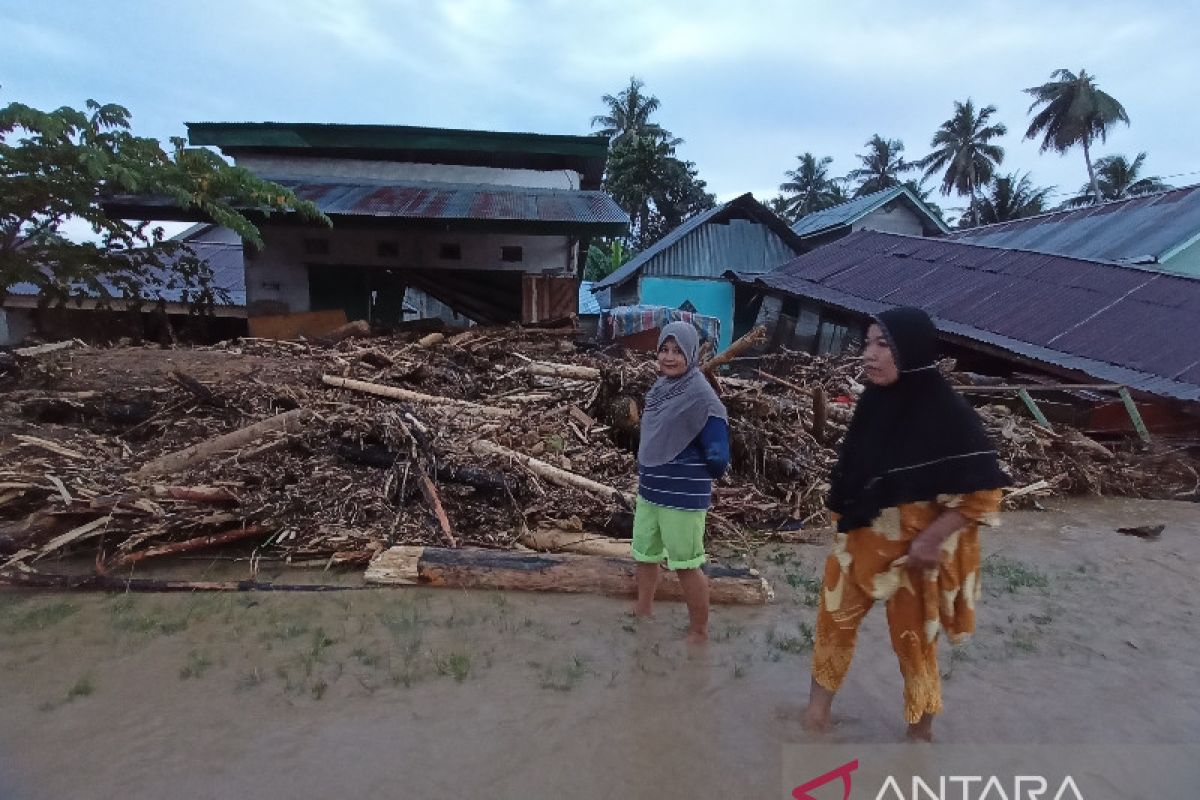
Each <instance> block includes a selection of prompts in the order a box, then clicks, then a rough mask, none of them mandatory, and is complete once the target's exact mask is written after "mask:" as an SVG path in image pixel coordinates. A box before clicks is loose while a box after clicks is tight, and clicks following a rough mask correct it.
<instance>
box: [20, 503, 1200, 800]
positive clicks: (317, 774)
mask: <svg viewBox="0 0 1200 800" xmlns="http://www.w3.org/2000/svg"><path fill="white" fill-rule="evenodd" d="M1052 506H1053V508H1052V509H1051V511H1049V512H1046V513H1036V512H1019V513H1010V514H1008V515H1006V517H1005V519H1004V526H1003V527H1002V528H1000V529H999V530H996V531H988V532H987V534H986V538H985V555H986V556H987V560H986V562H985V570H984V580H985V590H984V591H985V593H984V601H983V603H982V606H981V610H980V613H979V622H978V626H979V629H978V632H977V634H976V636H975V638H974V640H973V641H972V642H971V643H970V644H969V645H967V646H966V647H963V648H959V649H957V650H953V651H952V650H951V648H949V647H948V646H944V647H943V650H942V671H943V674H944V675H945V700H946V709H947V711H946V713H945V714H944V715H943V716H942V717H940V718H939V720H938V723H937V735H938V737H939V740H940V741H945V742H954V743H958V744H963V743H970V744H980V745H986V744H1016V743H1021V744H1030V743H1071V744H1089V743H1094V744H1115V743H1131V744H1166V743H1173V744H1200V681H1197V675H1198V674H1200V671H1198V668H1200V568H1198V566H1197V565H1198V564H1200V507H1198V506H1196V505H1194V504H1183V503H1163V502H1138V501H1109V500H1105V501H1070V502H1067V501H1063V502H1055V503H1053V504H1052ZM1149 523H1165V524H1166V526H1167V527H1166V530H1165V531H1164V533H1163V535H1162V538H1161V539H1160V540H1158V541H1144V540H1141V539H1137V538H1133V537H1129V536H1124V535H1121V534H1119V533H1117V532H1116V531H1115V530H1114V529H1115V528H1117V527H1120V526H1127V525H1142V524H1149ZM823 556H824V548H823V547H814V546H797V547H781V546H768V547H766V548H763V549H762V550H760V551H759V552H758V553H756V554H754V556H753V558H752V559H751V560H752V561H753V562H754V563H756V564H757V565H758V566H760V567H761V568H762V569H763V570H764V572H765V573H767V575H768V577H769V578H770V579H771V581H772V584H773V585H774V586H775V588H776V592H777V600H776V602H775V603H774V604H773V605H771V606H769V607H767V608H761V609H744V608H717V609H716V610H715V613H714V618H713V628H712V632H713V641H712V642H711V644H709V645H708V646H707V648H701V649H689V648H687V647H686V646H685V645H684V644H683V643H682V641H681V637H682V635H683V630H684V624H685V621H686V613H685V611H684V609H683V607H682V606H681V605H679V604H669V605H664V606H661V607H660V608H659V617H658V619H657V620H655V621H654V622H652V623H648V624H635V623H634V622H632V621H631V620H630V619H629V618H627V617H625V616H624V612H625V611H626V608H627V604H626V603H624V602H621V601H617V600H609V599H604V598H594V597H574V596H566V595H528V594H524V595H523V594H503V593H483V592H479V593H468V592H459V591H452V590H427V589H379V590H369V591H353V592H343V593H337V594H321V595H311V594H274V595H272V594H238V595H212V594H204V595H200V594H196V595H93V594H87V595H85V594H63V593H26V592H9V593H5V594H0V708H3V713H2V715H0V798H3V799H4V800H40V799H41V798H53V799H54V800H69V799H73V798H86V799H87V800H91V799H92V798H97V799H99V798H130V799H140V798H162V797H176V798H189V799H191V798H197V799H199V798H234V797H238V798H241V797H246V798H271V799H273V798H288V800H295V799H296V798H331V797H333V798H339V797H347V798H441V797H491V798H560V797H562V798H566V797H571V798H608V797H612V798H675V797H691V798H709V797H712V798H742V797H746V798H749V797H784V796H787V795H786V794H785V793H784V792H783V791H782V785H781V758H782V756H781V752H782V749H783V747H784V746H785V745H788V744H793V743H803V742H810V741H812V739H810V738H809V736H808V734H806V733H804V732H803V731H802V730H801V728H800V724H799V721H798V720H799V712H800V710H801V709H802V707H803V702H804V700H805V697H806V693H807V685H808V679H809V669H808V667H809V655H810V653H809V651H810V646H811V635H812V625H813V623H814V620H815V612H816V609H815V606H816V598H817V594H816V593H817V578H816V576H817V567H818V565H819V564H820V562H821V559H822V558H823ZM267 577H269V576H267ZM900 688H901V687H900V678H899V674H898V670H897V668H896V664H895V659H894V657H893V656H892V653H891V650H890V648H889V646H888V642H887V635H886V629H885V620H884V618H883V614H882V612H878V611H877V612H876V613H873V614H871V615H870V616H869V617H868V619H867V622H866V623H865V625H864V630H863V632H862V635H861V636H860V648H859V652H858V654H857V658H856V660H855V663H854V666H853V668H852V669H851V672H850V677H849V679H848V681H847V685H846V686H845V688H844V689H843V691H842V693H841V695H840V696H839V698H838V700H837V702H836V704H835V706H834V711H835V715H836V719H837V725H836V727H835V730H834V732H833V733H832V734H831V738H832V739H833V741H837V742H854V743H875V742H893V741H896V740H898V739H899V738H900V737H901V735H902V732H903V727H904V726H903V722H902V719H901V696H900ZM1181 796H1183V795H1181Z"/></svg>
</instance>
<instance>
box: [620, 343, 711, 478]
mask: <svg viewBox="0 0 1200 800" xmlns="http://www.w3.org/2000/svg"><path fill="white" fill-rule="evenodd" d="M667 339H674V340H675V344H676V345H678V346H679V349H680V350H682V351H683V357H684V358H685V359H686V360H687V371H686V372H684V373H683V374H682V375H680V376H679V377H678V378H668V377H666V376H660V377H659V379H658V380H656V381H655V382H654V385H653V386H651V387H650V391H649V392H647V393H646V408H645V410H644V411H643V412H642V425H641V435H642V439H641V443H640V445H639V446H638V462H639V463H640V464H642V465H643V466H647V467H657V466H661V465H663V464H667V463H669V462H671V461H674V460H675V458H676V457H677V456H678V455H679V454H680V453H682V452H683V451H684V450H685V449H686V448H687V446H688V445H689V444H691V443H692V440H694V439H695V438H696V437H697V436H699V435H700V431H702V430H704V426H705V424H707V422H708V418H709V417H719V418H720V419H725V420H727V419H728V414H727V413H726V411H725V405H724V404H723V403H722V402H721V400H720V398H718V397H717V393H716V392H715V391H713V388H712V386H710V385H709V383H708V380H707V379H706V378H705V377H704V376H703V375H702V374H700V370H699V369H698V368H697V362H698V361H699V359H700V334H699V332H697V330H696V326H695V325H692V324H691V323H690V322H672V323H670V324H669V325H666V326H664V327H663V329H662V333H660V334H659V335H658V346H659V347H660V348H661V347H662V346H663V342H665V341H666V340H667Z"/></svg>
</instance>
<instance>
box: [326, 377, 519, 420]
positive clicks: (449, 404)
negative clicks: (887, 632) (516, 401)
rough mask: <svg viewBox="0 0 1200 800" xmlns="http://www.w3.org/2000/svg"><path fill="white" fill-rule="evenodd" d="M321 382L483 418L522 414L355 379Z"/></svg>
mask: <svg viewBox="0 0 1200 800" xmlns="http://www.w3.org/2000/svg"><path fill="white" fill-rule="evenodd" d="M321 382H322V383H324V384H325V385H326V386H334V387H337V388H339V389H349V390H350V391H353V392H363V393H364V394H372V395H375V396H376V397H387V398H389V399H391V400H407V401H408V402H410V403H422V404H424V405H432V406H442V407H444V408H457V409H461V410H463V411H470V412H472V413H475V414H478V415H480V416H483V417H512V416H516V415H517V414H518V413H520V412H519V411H517V409H514V408H497V407H496V406H485V405H480V404H479V403H472V402H470V401H468V400H456V399H454V398H452V397H441V396H438V395H432V394H422V393H420V392H413V391H409V390H408V389H400V388H398V387H395V386H385V385H383V384H382V383H369V382H367V381H356V380H354V379H353V378H340V377H338V376H336V375H322V376H321Z"/></svg>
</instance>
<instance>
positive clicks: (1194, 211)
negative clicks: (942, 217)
mask: <svg viewBox="0 0 1200 800" xmlns="http://www.w3.org/2000/svg"><path fill="white" fill-rule="evenodd" d="M950 236H951V238H953V239H954V240H956V241H960V242H973V243H975V244H986V245H992V246H994V247H1015V248H1020V249H1023V250H1038V251H1041V252H1043V253H1058V254H1061V255H1070V256H1076V257H1079V258H1094V259H1101V260H1105V261H1121V262H1127V263H1135V264H1148V263H1160V264H1161V263H1162V262H1164V261H1166V260H1168V259H1169V258H1171V257H1172V256H1173V255H1175V254H1176V253H1177V252H1179V251H1180V250H1182V249H1183V248H1185V247H1187V246H1188V245H1189V244H1192V243H1193V242H1195V241H1197V240H1200V185H1197V186H1185V187H1183V188H1180V189H1168V190H1167V191H1163V192H1156V193H1154V194H1145V195H1139V196H1137V197H1130V198H1128V199H1126V200H1114V201H1111V202H1108V203H1101V204H1100V205H1095V206H1085V207H1083V208H1075V209H1069V210H1064V211H1051V212H1049V213H1046V214H1039V215H1037V216H1036V217H1026V218H1024V219H1018V220H1013V221H1011V222H998V223H996V224H994V225H982V226H980V227H977V228H967V229H966V230H962V231H955V232H953V233H952V234H950Z"/></svg>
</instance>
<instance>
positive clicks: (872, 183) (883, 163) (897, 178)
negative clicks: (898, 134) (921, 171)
mask: <svg viewBox="0 0 1200 800" xmlns="http://www.w3.org/2000/svg"><path fill="white" fill-rule="evenodd" d="M865 147H866V148H867V152H866V153H862V154H860V155H858V156H857V158H858V160H859V162H860V163H861V164H862V166H860V167H859V168H858V169H852V170H850V172H849V173H848V174H847V175H846V177H847V178H848V179H849V180H851V181H858V182H859V183H858V186H856V187H855V189H854V196H855V197H862V196H863V195H865V194H873V193H874V192H879V191H883V190H884V189H889V188H891V187H893V186H898V185H899V184H900V183H901V182H902V179H901V176H902V175H904V174H905V173H906V172H911V171H912V170H914V169H916V164H911V163H909V162H907V161H905V160H904V155H903V153H904V143H903V142H901V141H900V140H899V139H884V138H883V137H882V136H880V135H879V134H878V133H877V134H875V135H874V136H872V137H871V138H870V139H868V140H867V142H866V145H865Z"/></svg>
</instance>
